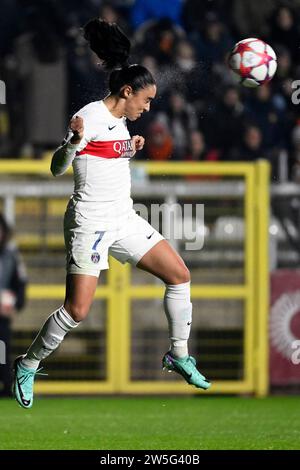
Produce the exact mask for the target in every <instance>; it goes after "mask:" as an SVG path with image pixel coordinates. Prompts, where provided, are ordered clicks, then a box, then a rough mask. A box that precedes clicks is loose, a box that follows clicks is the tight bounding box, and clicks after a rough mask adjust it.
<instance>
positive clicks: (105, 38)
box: [83, 18, 131, 70]
mask: <svg viewBox="0 0 300 470" xmlns="http://www.w3.org/2000/svg"><path fill="white" fill-rule="evenodd" d="M83 30H84V38H85V39H86V40H87V41H88V42H89V45H90V48H91V49H92V51H94V52H95V53H96V54H97V56H98V57H99V59H100V60H102V61H103V65H104V67H105V68H106V69H108V70H112V69H114V68H116V67H126V66H128V65H129V64H128V59H129V53H130V46H131V44H130V41H129V39H128V38H127V36H126V35H125V34H124V33H123V31H122V30H121V29H120V27H119V26H118V25H117V24H116V23H108V22H107V21H104V20H101V19H100V18H94V19H92V20H90V21H89V22H88V23H87V24H86V25H85V26H84V28H83Z"/></svg>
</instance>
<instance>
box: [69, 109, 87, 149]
mask: <svg viewBox="0 0 300 470" xmlns="http://www.w3.org/2000/svg"><path fill="white" fill-rule="evenodd" d="M70 129H71V131H72V132H73V137H72V138H71V140H70V142H71V144H79V142H80V141H81V139H82V137H83V131H84V126H83V119H82V118H81V117H79V116H75V117H74V118H72V119H71V122H70Z"/></svg>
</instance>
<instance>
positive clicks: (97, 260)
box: [91, 251, 100, 264]
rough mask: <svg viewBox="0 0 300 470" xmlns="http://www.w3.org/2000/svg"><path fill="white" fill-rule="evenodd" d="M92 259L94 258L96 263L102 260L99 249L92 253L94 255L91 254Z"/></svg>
mask: <svg viewBox="0 0 300 470" xmlns="http://www.w3.org/2000/svg"><path fill="white" fill-rule="evenodd" d="M91 260H92V262H93V263H95V264H97V263H99V261H100V255H99V253H97V251H95V252H94V253H92V255H91Z"/></svg>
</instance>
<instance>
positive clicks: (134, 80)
mask: <svg viewBox="0 0 300 470" xmlns="http://www.w3.org/2000/svg"><path fill="white" fill-rule="evenodd" d="M83 31H84V38H85V39H86V40H87V41H88V42H89V46H90V48H91V49H92V51H94V52H95V53H96V54H97V56H98V57H99V59H100V60H102V63H103V66H104V68H105V69H106V70H109V71H111V74H110V77H109V89H110V92H111V93H112V94H117V93H119V91H120V89H121V88H122V87H123V86H124V85H130V86H131V88H132V90H133V91H134V92H136V91H138V90H140V89H142V88H146V87H147V86H148V85H155V79H154V77H153V76H152V74H151V73H150V72H149V70H148V69H146V67H143V66H142V65H138V64H133V65H129V55H130V47H131V44H130V41H129V39H128V37H127V36H126V35H125V34H124V33H123V31H122V30H121V28H120V27H119V26H118V25H117V24H116V23H108V22H107V21H104V20H101V19H99V18H94V19H92V20H90V21H89V22H88V23H87V24H86V25H85V26H84V28H83Z"/></svg>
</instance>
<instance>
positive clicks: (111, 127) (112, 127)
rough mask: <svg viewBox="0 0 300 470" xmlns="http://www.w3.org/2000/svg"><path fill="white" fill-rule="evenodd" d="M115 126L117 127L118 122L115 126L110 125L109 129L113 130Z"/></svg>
mask: <svg viewBox="0 0 300 470" xmlns="http://www.w3.org/2000/svg"><path fill="white" fill-rule="evenodd" d="M115 127H117V124H116V125H115V126H108V130H109V131H112V130H113V129H114V128H115Z"/></svg>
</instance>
